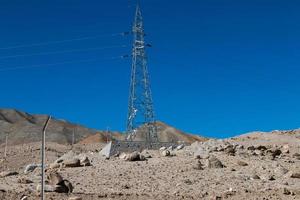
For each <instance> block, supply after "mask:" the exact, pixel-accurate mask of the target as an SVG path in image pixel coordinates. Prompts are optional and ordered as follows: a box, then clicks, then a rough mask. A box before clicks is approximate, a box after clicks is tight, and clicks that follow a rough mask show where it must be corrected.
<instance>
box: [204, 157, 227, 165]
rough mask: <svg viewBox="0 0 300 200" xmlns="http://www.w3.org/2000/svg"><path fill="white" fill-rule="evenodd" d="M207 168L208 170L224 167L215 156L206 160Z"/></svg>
mask: <svg viewBox="0 0 300 200" xmlns="http://www.w3.org/2000/svg"><path fill="white" fill-rule="evenodd" d="M207 167H208V168H224V167H225V166H224V165H223V163H222V162H221V161H220V160H219V159H218V158H216V157H215V156H210V157H209V158H208V164H207Z"/></svg>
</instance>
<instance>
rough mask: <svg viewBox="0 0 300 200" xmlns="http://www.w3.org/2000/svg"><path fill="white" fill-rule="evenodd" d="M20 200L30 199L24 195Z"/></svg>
mask: <svg viewBox="0 0 300 200" xmlns="http://www.w3.org/2000/svg"><path fill="white" fill-rule="evenodd" d="M20 200H28V197H27V196H25V195H23V196H22V197H21V199H20Z"/></svg>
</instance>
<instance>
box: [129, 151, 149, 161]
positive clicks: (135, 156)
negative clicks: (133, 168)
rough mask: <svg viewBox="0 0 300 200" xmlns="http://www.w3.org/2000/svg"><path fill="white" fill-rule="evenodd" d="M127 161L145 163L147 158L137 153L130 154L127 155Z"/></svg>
mask: <svg viewBox="0 0 300 200" xmlns="http://www.w3.org/2000/svg"><path fill="white" fill-rule="evenodd" d="M125 160H127V161H144V160H146V158H145V156H143V155H141V154H140V153H139V152H137V151H135V152H132V153H129V154H126V156H125Z"/></svg>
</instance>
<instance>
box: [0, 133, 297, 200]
mask: <svg viewBox="0 0 300 200" xmlns="http://www.w3.org/2000/svg"><path fill="white" fill-rule="evenodd" d="M104 145H105V144H103V143H95V144H76V145H74V146H73V147H71V146H70V145H62V144H57V143H47V152H46V157H47V159H46V163H47V170H46V174H47V187H46V189H47V191H48V192H47V193H46V199H66V200H68V199H69V200H72V199H73V200H74V199H83V200H92V199H133V200H136V199H143V200H151V199H155V200H160V199H161V200H166V199H208V200H212V199H213V200H219V199H234V200H243V199H261V200H263V199H264V200H267V199H283V200H289V199H300V131H299V130H295V131H273V132H270V133H261V132H254V133H249V134H245V135H241V136H239V137H234V138H230V139H223V140H216V139H210V140H207V141H203V142H194V143H192V144H191V145H187V146H182V145H180V146H174V147H165V148H162V149H160V150H144V151H142V152H134V153H122V152H120V154H119V155H114V156H112V157H110V158H105V157H102V156H100V155H99V151H100V150H101V148H103V147H104ZM3 150H4V147H3V145H2V146H1V152H0V154H1V155H3ZM0 162H1V165H0V199H3V200H8V199H14V200H15V199H23V200H25V199H29V200H30V199H40V197H39V192H38V190H39V186H38V185H39V183H40V173H41V170H40V167H39V163H40V143H38V142H35V143H29V144H23V145H14V146H9V149H8V156H7V158H6V159H1V161H0Z"/></svg>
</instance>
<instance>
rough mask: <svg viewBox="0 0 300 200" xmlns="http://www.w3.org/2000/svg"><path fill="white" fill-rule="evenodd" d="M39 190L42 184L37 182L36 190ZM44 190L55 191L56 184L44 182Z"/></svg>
mask: <svg viewBox="0 0 300 200" xmlns="http://www.w3.org/2000/svg"><path fill="white" fill-rule="evenodd" d="M41 190H42V186H41V184H38V185H37V186H36V191H37V192H41ZM44 191H45V192H56V186H55V185H47V184H45V186H44Z"/></svg>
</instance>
